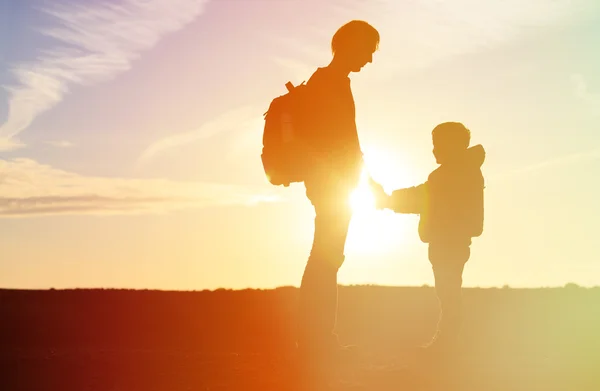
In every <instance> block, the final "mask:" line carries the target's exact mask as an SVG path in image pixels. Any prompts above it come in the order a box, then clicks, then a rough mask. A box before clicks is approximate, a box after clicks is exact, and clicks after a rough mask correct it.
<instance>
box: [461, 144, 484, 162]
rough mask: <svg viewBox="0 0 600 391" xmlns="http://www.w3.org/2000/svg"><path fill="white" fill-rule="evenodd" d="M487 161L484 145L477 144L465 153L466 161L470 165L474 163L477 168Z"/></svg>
mask: <svg viewBox="0 0 600 391" xmlns="http://www.w3.org/2000/svg"><path fill="white" fill-rule="evenodd" d="M484 161H485V149H483V145H481V144H477V145H474V146H472V147H471V148H469V149H467V151H466V154H465V159H464V163H466V164H468V165H473V166H475V167H477V168H479V167H481V166H482V165H483V162H484Z"/></svg>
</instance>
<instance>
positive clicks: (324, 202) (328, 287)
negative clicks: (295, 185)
mask: <svg viewBox="0 0 600 391" xmlns="http://www.w3.org/2000/svg"><path fill="white" fill-rule="evenodd" d="M307 194H308V195H309V198H310V199H311V202H312V204H313V206H314V207H315V214H316V216H315V230H314V239H313V245H312V249H311V252H310V256H309V258H308V262H307V263H306V267H305V269H304V274H303V276H302V283H301V285H300V303H299V304H300V308H299V310H300V311H299V323H298V327H299V330H298V346H299V347H300V348H305V349H308V350H315V349H317V350H318V349H324V348H327V347H330V346H331V344H337V337H336V335H335V333H334V329H335V323H336V317H337V303H338V286H337V273H338V270H339V268H340V266H342V263H343V262H344V247H345V244H346V237H347V235H348V228H349V226H350V220H351V217H352V213H351V210H350V206H349V203H348V196H347V195H345V194H344V193H342V194H343V195H342V196H340V197H312V198H311V197H310V195H311V194H310V193H309V192H308V191H307Z"/></svg>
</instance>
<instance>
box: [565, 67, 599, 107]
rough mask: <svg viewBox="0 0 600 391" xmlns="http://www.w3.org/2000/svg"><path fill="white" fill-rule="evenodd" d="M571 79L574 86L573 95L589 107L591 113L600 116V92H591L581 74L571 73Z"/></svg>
mask: <svg viewBox="0 0 600 391" xmlns="http://www.w3.org/2000/svg"><path fill="white" fill-rule="evenodd" d="M571 81H572V82H573V85H574V88H575V95H576V96H577V97H578V98H579V99H581V101H582V102H583V104H585V105H586V106H588V107H589V109H590V111H591V112H592V114H593V115H595V116H600V93H593V92H591V91H590V90H589V89H588V85H587V83H586V82H585V78H584V77H583V75H580V74H573V75H571Z"/></svg>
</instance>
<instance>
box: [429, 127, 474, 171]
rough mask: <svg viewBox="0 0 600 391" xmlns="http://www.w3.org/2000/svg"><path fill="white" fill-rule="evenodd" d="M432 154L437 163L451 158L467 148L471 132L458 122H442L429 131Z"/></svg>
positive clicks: (445, 161)
mask: <svg viewBox="0 0 600 391" xmlns="http://www.w3.org/2000/svg"><path fill="white" fill-rule="evenodd" d="M431 137H432V139H433V156H435V160H436V162H437V163H438V164H444V163H447V162H449V161H451V160H453V159H454V158H455V157H456V156H459V155H460V154H462V153H463V152H464V151H466V150H467V148H469V143H470V142H471V132H470V131H469V129H467V128H466V127H465V125H463V124H462V123H460V122H444V123H441V124H439V125H438V126H436V127H435V128H434V129H433V131H432V132H431Z"/></svg>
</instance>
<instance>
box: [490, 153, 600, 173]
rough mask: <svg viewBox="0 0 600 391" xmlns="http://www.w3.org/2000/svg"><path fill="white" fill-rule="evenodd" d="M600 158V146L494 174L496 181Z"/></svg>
mask: <svg viewBox="0 0 600 391" xmlns="http://www.w3.org/2000/svg"><path fill="white" fill-rule="evenodd" d="M598 159H600V148H596V149H590V150H587V151H580V152H575V153H570V154H566V155H562V156H558V157H556V158H553V159H548V160H544V161H541V162H538V163H533V164H530V165H527V166H524V167H520V168H515V169H513V170H510V171H507V172H504V173H502V174H498V175H492V176H491V179H492V180H494V181H497V180H505V179H510V178H515V177H519V176H525V175H529V174H531V173H533V172H538V171H541V170H546V169H550V168H555V167H562V166H565V165H569V164H581V163H585V162H590V161H595V160H598Z"/></svg>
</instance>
